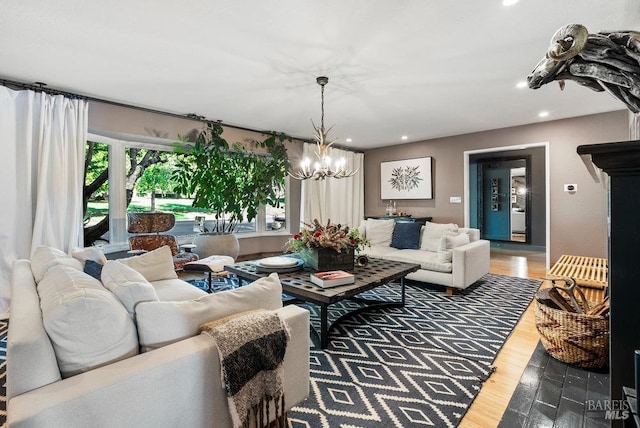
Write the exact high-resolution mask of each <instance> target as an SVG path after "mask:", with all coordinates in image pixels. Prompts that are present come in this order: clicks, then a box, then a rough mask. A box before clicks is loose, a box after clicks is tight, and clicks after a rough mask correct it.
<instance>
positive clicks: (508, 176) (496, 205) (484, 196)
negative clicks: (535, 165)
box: [472, 156, 531, 243]
mask: <svg viewBox="0 0 640 428" xmlns="http://www.w3.org/2000/svg"><path fill="white" fill-rule="evenodd" d="M476 163H477V168H476V170H477V180H476V183H477V184H476V186H477V193H478V194H477V203H476V205H477V209H476V210H475V212H476V215H477V219H476V221H475V227H477V228H478V229H480V236H481V237H482V238H483V239H488V240H492V241H513V242H524V243H530V242H531V234H530V233H529V232H530V230H531V227H530V226H529V225H530V213H531V210H530V209H528V205H529V203H530V202H529V199H530V198H529V194H530V192H528V191H527V187H526V183H527V182H529V181H530V178H528V171H529V170H530V163H531V157H530V156H524V157H513V158H512V157H498V158H480V159H477V161H476ZM472 181H473V180H472Z"/></svg>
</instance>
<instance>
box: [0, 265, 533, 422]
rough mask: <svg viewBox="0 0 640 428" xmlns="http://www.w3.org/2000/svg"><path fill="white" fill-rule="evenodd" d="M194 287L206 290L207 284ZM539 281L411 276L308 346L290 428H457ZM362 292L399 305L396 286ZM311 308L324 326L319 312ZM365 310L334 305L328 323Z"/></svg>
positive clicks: (0, 360) (0, 404) (232, 283)
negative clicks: (452, 291)
mask: <svg viewBox="0 0 640 428" xmlns="http://www.w3.org/2000/svg"><path fill="white" fill-rule="evenodd" d="M190 282H191V281H190ZM194 285H196V286H199V287H201V288H206V283H205V281H199V282H196V283H195V284H194ZM212 285H213V287H212V288H213V289H214V291H222V290H226V289H230V288H233V287H237V279H236V278H235V277H228V278H218V279H214V281H213V284H212ZM539 285H540V281H535V280H529V279H521V278H513V277H508V276H501V275H492V274H489V275H486V276H484V277H483V278H482V279H481V280H480V281H478V282H477V283H476V284H474V285H473V286H471V287H469V288H468V289H466V290H464V291H463V292H462V293H461V294H458V295H455V296H448V295H446V293H445V291H444V288H442V287H438V286H429V285H425V284H421V283H416V282H410V281H407V287H406V304H405V306H404V307H402V308H389V309H370V310H367V311H363V312H360V313H357V314H355V315H353V316H351V317H348V318H346V319H344V320H342V321H341V322H340V323H338V324H336V325H335V326H334V327H333V328H332V329H331V331H330V343H329V346H328V348H327V349H325V350H324V351H322V350H319V349H317V348H312V349H311V351H310V363H311V382H310V394H309V398H308V399H307V400H306V401H304V402H303V403H300V404H299V405H298V406H296V407H294V408H293V409H292V410H291V411H290V412H289V420H290V424H291V427H292V428H300V427H309V428H317V427H323V428H334V427H344V428H347V427H409V426H435V427H455V426H456V425H457V424H458V423H459V422H460V420H461V419H462V417H463V415H464V414H465V412H466V411H467V409H468V408H469V406H470V405H471V403H472V402H473V400H474V398H475V397H476V395H477V394H478V392H479V391H480V388H481V387H482V383H483V382H484V381H485V380H487V379H488V377H489V376H491V373H492V372H493V371H494V367H493V366H492V363H493V361H494V359H495V357H496V354H497V353H498V351H499V350H500V348H501V347H502V345H503V344H504V341H505V340H506V338H507V337H508V336H509V334H510V333H511V331H512V330H513V327H514V326H515V325H516V323H517V322H518V320H519V319H520V317H521V316H522V314H523V313H524V311H525V309H526V308H527V306H528V305H529V303H530V302H531V299H532V298H533V294H534V293H535V291H536V290H537V288H538V287H539ZM365 294H366V297H368V298H373V299H378V300H389V301H397V300H398V299H399V298H400V287H399V285H398V284H389V285H385V286H382V287H378V288H376V289H374V290H371V291H369V292H367V293H365ZM284 297H285V299H286V296H284ZM305 307H307V308H308V309H309V311H310V312H311V319H312V325H313V326H314V327H315V328H318V327H319V321H318V319H319V308H317V307H315V306H314V305H305ZM359 307H360V304H359V303H356V302H352V301H344V302H341V303H339V304H336V305H334V306H332V307H330V309H329V315H330V319H331V320H335V319H337V318H338V317H340V316H342V315H344V314H345V313H349V312H352V311H353V310H354V309H357V308H359ZM7 330H8V322H7V321H0V427H2V426H4V425H5V422H6V399H5V397H6V376H5V369H6V340H7Z"/></svg>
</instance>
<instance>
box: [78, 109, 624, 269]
mask: <svg viewBox="0 0 640 428" xmlns="http://www.w3.org/2000/svg"><path fill="white" fill-rule="evenodd" d="M461 120H464V119H463V118H461ZM195 126H198V124H197V122H193V121H190V120H186V119H181V118H174V117H170V116H166V115H161V114H154V113H149V112H142V111H137V110H132V109H127V108H123V107H116V106H112V105H107V104H102V103H94V102H92V103H91V105H90V107H89V129H90V130H92V131H97V130H106V131H112V132H120V133H127V134H139V135H151V136H158V137H163V138H175V137H176V136H177V135H178V134H180V135H185V134H186V133H187V132H188V131H189V130H191V129H193V128H194V127H195ZM628 126H629V125H628V112H627V111H626V110H621V111H616V112H611V113H604V114H598V115H591V116H582V117H578V118H572V119H564V120H557V121H550V122H543V123H539V124H532V125H525V126H518V127H512V128H504V129H497V130H492V131H485V132H478V133H473V134H465V135H459V136H454V137H447V138H439V139H434V140H428V141H421V142H416V143H408V144H403V145H399V146H398V145H395V146H388V147H383V148H378V149H372V150H367V151H365V160H364V164H365V166H364V173H365V215H367V216H375V215H382V214H384V209H385V203H386V201H382V200H381V199H380V162H382V161H390V160H401V159H408V158H417V157H424V156H432V157H433V185H434V199H432V200H407V201H398V202H397V204H398V209H399V210H400V211H407V212H409V213H411V214H413V215H414V216H433V217H434V221H438V222H454V223H458V224H460V225H462V224H463V222H464V210H465V209H466V207H464V205H463V204H451V203H449V197H450V196H460V197H462V196H463V189H464V186H463V178H464V171H463V169H464V168H463V167H464V159H463V153H464V152H465V151H469V150H478V149H487V148H493V147H504V146H512V145H518V144H529V143H540V142H549V147H550V150H549V152H550V153H549V155H550V164H551V165H550V187H551V191H550V209H551V219H550V221H551V228H550V233H551V246H550V248H549V251H550V253H551V261H552V262H553V261H555V260H557V259H558V258H559V257H560V256H561V255H562V254H578V255H583V256H592V257H607V206H606V188H605V186H604V185H603V184H602V183H596V182H594V180H593V178H592V177H591V176H590V174H589V172H588V170H587V168H586V167H585V165H584V164H583V162H582V160H581V158H580V157H579V156H578V155H577V154H576V147H577V146H579V145H582V144H592V143H603V142H613V141H625V140H628V139H629V138H628V136H629V131H628V129H629V128H628ZM224 136H225V138H226V139H227V140H228V141H230V142H232V141H242V139H244V138H247V137H248V138H256V136H259V134H257V133H251V132H248V131H242V130H237V129H233V128H226V130H225V134H224ZM288 149H289V153H290V156H291V157H292V164H293V165H297V164H298V159H299V158H300V156H301V152H302V148H301V144H299V143H294V144H291V145H289V147H288ZM565 183H576V184H578V192H576V193H575V194H573V195H571V194H568V193H565V192H564V191H563V188H562V186H563V184H565ZM299 205H300V184H299V183H298V182H296V181H295V180H292V186H291V196H290V200H289V207H290V210H291V212H290V214H289V215H290V217H291V221H290V223H289V224H291V225H298V224H299ZM287 237H288V236H284V235H278V236H274V237H269V238H246V239H242V240H241V243H240V251H241V254H256V253H263V252H271V251H279V250H281V249H282V245H283V244H284V242H285V241H286V239H287Z"/></svg>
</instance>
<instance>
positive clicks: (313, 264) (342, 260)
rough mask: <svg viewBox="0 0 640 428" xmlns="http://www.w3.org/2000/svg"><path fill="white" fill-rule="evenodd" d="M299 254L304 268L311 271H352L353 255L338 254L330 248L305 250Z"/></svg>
mask: <svg viewBox="0 0 640 428" xmlns="http://www.w3.org/2000/svg"><path fill="white" fill-rule="evenodd" d="M299 254H300V257H301V258H302V260H303V261H304V265H305V267H308V268H310V269H313V270H317V271H327V270H353V259H354V256H353V253H339V252H337V251H335V250H333V249H331V248H306V249H303V250H301V251H300V252H299Z"/></svg>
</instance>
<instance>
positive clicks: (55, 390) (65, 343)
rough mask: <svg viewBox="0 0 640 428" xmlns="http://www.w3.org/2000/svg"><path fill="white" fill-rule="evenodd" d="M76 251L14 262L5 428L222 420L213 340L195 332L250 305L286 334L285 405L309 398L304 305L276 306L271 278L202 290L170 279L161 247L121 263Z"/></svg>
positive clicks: (225, 415)
mask: <svg viewBox="0 0 640 428" xmlns="http://www.w3.org/2000/svg"><path fill="white" fill-rule="evenodd" d="M73 256H75V257H72V256H71V255H67V254H65V253H64V252H62V251H59V250H56V249H54V248H50V247H39V248H37V249H36V250H35V252H34V254H33V256H32V258H31V260H18V261H16V262H15V264H14V267H13V273H12V284H11V318H10V322H9V335H8V343H7V353H8V355H7V403H8V405H7V408H8V415H7V418H8V425H9V426H11V427H15V428H18V427H44V426H51V427H54V426H55V427H89V426H96V427H102V426H105V427H106V426H114V427H115V426H118V427H162V426H172V427H178V426H184V427H187V426H188V427H211V426H219V427H227V426H231V419H230V414H229V409H228V405H227V396H226V392H225V390H224V386H223V384H222V381H221V368H220V357H219V354H218V350H217V347H216V345H215V342H214V340H213V339H212V338H211V337H210V336H207V335H204V334H198V329H199V326H200V325H202V324H204V323H205V322H208V321H212V320H216V319H221V318H223V317H227V316H230V315H233V314H237V313H241V312H244V311H249V310H256V309H265V310H270V311H275V312H276V313H278V314H279V315H280V318H281V319H282V320H283V321H284V325H285V326H286V328H287V329H288V331H289V336H290V339H289V341H288V346H287V349H286V353H285V354H284V361H283V363H282V365H283V369H284V370H283V372H284V377H283V386H284V394H285V404H286V408H287V409H288V408H290V407H292V406H293V405H295V404H297V403H299V402H300V401H302V400H304V399H305V398H306V397H307V395H308V390H309V312H308V311H306V310H304V309H301V308H300V307H298V306H294V305H291V306H286V307H283V306H282V286H281V284H280V280H279V279H278V276H277V274H272V275H271V276H270V277H267V278H263V279H260V280H258V281H255V282H254V283H252V284H250V285H247V286H244V287H241V288H238V289H234V290H229V291H222V292H219V293H216V294H207V293H205V292H204V291H202V290H200V289H198V288H196V287H194V286H192V285H191V284H189V283H187V282H184V281H182V280H181V279H179V278H178V277H177V275H176V272H175V271H174V268H173V260H172V257H171V251H170V250H169V248H168V247H162V248H160V249H158V250H154V251H151V252H149V253H146V254H143V255H140V256H136V257H132V258H128V259H122V260H118V261H107V260H106V259H105V258H104V256H102V255H101V254H99V252H96V251H92V250H91V249H87V250H83V251H79V252H78V253H77V254H76V253H74V254H73ZM87 272H91V274H93V275H95V277H93V276H91V275H90V274H89V273H87ZM97 278H100V279H101V280H98V279H97ZM272 409H273V406H272ZM274 414H275V412H274V411H273V410H272V411H271V412H270V415H271V416H272V417H273V415H274Z"/></svg>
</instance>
